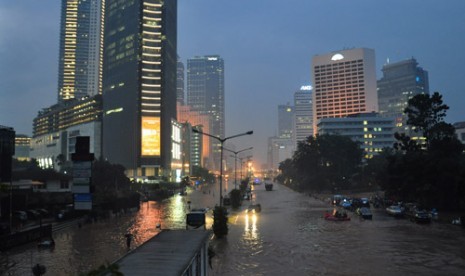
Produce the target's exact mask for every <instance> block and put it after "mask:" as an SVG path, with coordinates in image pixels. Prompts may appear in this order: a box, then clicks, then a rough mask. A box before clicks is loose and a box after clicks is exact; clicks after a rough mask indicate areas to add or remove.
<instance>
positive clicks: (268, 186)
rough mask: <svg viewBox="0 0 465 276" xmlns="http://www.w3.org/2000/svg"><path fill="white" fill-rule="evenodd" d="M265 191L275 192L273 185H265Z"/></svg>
mask: <svg viewBox="0 0 465 276" xmlns="http://www.w3.org/2000/svg"><path fill="white" fill-rule="evenodd" d="M265 189H266V190H267V191H272V190H273V183H265Z"/></svg>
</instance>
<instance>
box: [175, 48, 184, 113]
mask: <svg viewBox="0 0 465 276" xmlns="http://www.w3.org/2000/svg"><path fill="white" fill-rule="evenodd" d="M184 76H185V73H184V63H182V61H181V60H180V59H179V57H178V65H177V74H176V77H177V78H176V91H177V92H176V98H177V100H178V103H181V104H184V103H185V102H184V94H185V93H184V87H185V82H184Z"/></svg>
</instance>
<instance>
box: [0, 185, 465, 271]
mask: <svg viewBox="0 0 465 276" xmlns="http://www.w3.org/2000/svg"><path fill="white" fill-rule="evenodd" d="M232 188H233V186H231V184H229V185H228V184H227V183H226V184H225V189H227V190H230V189H232ZM254 189H255V190H254V198H253V200H252V202H253V203H260V204H261V207H262V211H261V212H260V213H256V214H252V213H246V212H245V211H244V210H245V209H246V207H247V206H248V204H250V202H249V201H244V203H243V206H242V208H241V210H237V211H231V210H230V218H229V234H228V236H227V237H226V238H225V239H222V240H215V239H213V240H212V246H213V248H214V251H215V253H216V256H215V257H214V258H213V260H212V266H213V269H212V270H211V271H210V273H211V274H212V275H414V274H418V275H465V247H464V246H463V245H464V244H465V231H464V229H462V228H461V227H457V226H453V225H448V224H440V223H434V222H433V223H432V224H431V225H420V224H415V223H412V222H410V221H408V220H405V219H394V218H392V217H388V216H387V215H385V213H384V212H383V211H382V210H374V212H373V220H372V221H370V220H360V219H359V218H358V217H356V216H355V215H354V214H353V213H349V214H350V216H351V217H352V219H351V221H348V222H333V221H326V220H324V219H323V213H324V212H325V211H328V210H331V206H330V205H328V203H325V202H322V201H320V200H316V199H314V198H311V197H308V196H305V195H303V194H299V193H296V192H294V191H292V190H289V189H287V188H286V187H283V186H281V185H276V184H275V186H274V189H273V191H271V192H267V191H265V188H264V186H263V185H256V186H254ZM189 201H190V202H191V204H190V205H191V208H200V207H210V208H213V207H214V205H215V204H216V203H218V201H219V200H218V191H215V190H214V189H213V188H212V187H204V188H203V190H200V189H199V190H189V191H188V195H187V196H179V195H176V196H174V197H172V198H170V199H168V200H165V201H163V202H162V203H157V202H153V201H152V202H145V203H142V204H141V208H140V210H139V211H136V210H134V211H133V212H131V213H126V214H121V215H119V216H118V217H114V218H110V219H107V220H102V221H97V222H95V223H89V224H83V225H82V227H81V228H79V227H78V226H77V225H73V226H70V227H68V228H66V229H64V230H61V231H59V232H56V233H54V238H55V241H56V247H55V249H54V250H53V251H51V250H38V249H37V247H36V245H35V244H29V245H26V246H22V247H17V248H14V249H12V250H10V251H9V252H7V253H2V255H1V267H2V275H32V272H31V267H32V266H33V265H34V264H36V263H40V264H42V265H45V266H46V267H47V273H46V274H45V275H79V274H80V273H83V272H88V271H89V270H91V269H93V268H96V267H98V266H100V265H102V264H106V263H111V262H113V261H115V260H116V259H118V258H120V257H121V256H123V255H124V254H125V253H126V252H127V248H126V244H125V238H124V234H126V233H132V234H133V235H134V241H133V243H132V247H135V246H138V245H140V244H142V243H143V242H144V241H146V240H148V239H149V238H151V237H152V236H154V235H156V234H157V233H158V232H159V231H160V229H158V228H157V227H156V226H157V224H160V225H161V228H162V229H170V228H171V229H185V214H186V212H188V210H189ZM210 214H211V212H210ZM211 223H212V220H211V217H209V218H208V221H207V226H208V227H209V228H210V227H211Z"/></svg>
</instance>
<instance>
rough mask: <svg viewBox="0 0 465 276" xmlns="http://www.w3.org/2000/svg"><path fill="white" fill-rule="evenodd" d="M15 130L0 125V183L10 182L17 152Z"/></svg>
mask: <svg viewBox="0 0 465 276" xmlns="http://www.w3.org/2000/svg"><path fill="white" fill-rule="evenodd" d="M15 133H16V132H15V130H14V129H13V128H12V127H6V126H2V125H0V183H10V181H11V169H12V162H13V161H12V158H13V155H14V154H15Z"/></svg>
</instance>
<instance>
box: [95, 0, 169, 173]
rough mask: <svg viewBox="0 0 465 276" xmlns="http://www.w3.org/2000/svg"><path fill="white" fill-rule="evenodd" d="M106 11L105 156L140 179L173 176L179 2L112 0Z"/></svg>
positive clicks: (166, 0) (104, 79)
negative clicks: (172, 135)
mask: <svg viewBox="0 0 465 276" xmlns="http://www.w3.org/2000/svg"><path fill="white" fill-rule="evenodd" d="M105 11H106V16H105V50H104V60H105V63H104V71H103V100H104V104H103V109H104V118H103V141H104V144H103V156H104V157H105V158H107V159H108V161H110V162H111V163H117V164H122V165H123V166H125V167H126V169H127V174H128V175H130V176H133V177H136V178H140V177H142V178H143V177H147V176H169V175H170V173H171V172H170V170H171V149H172V144H171V134H172V119H176V62H177V58H176V42H177V40H176V30H177V26H176V22H177V18H176V17H177V1H176V0H165V1H162V0H134V1H107V2H106V7H105Z"/></svg>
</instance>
